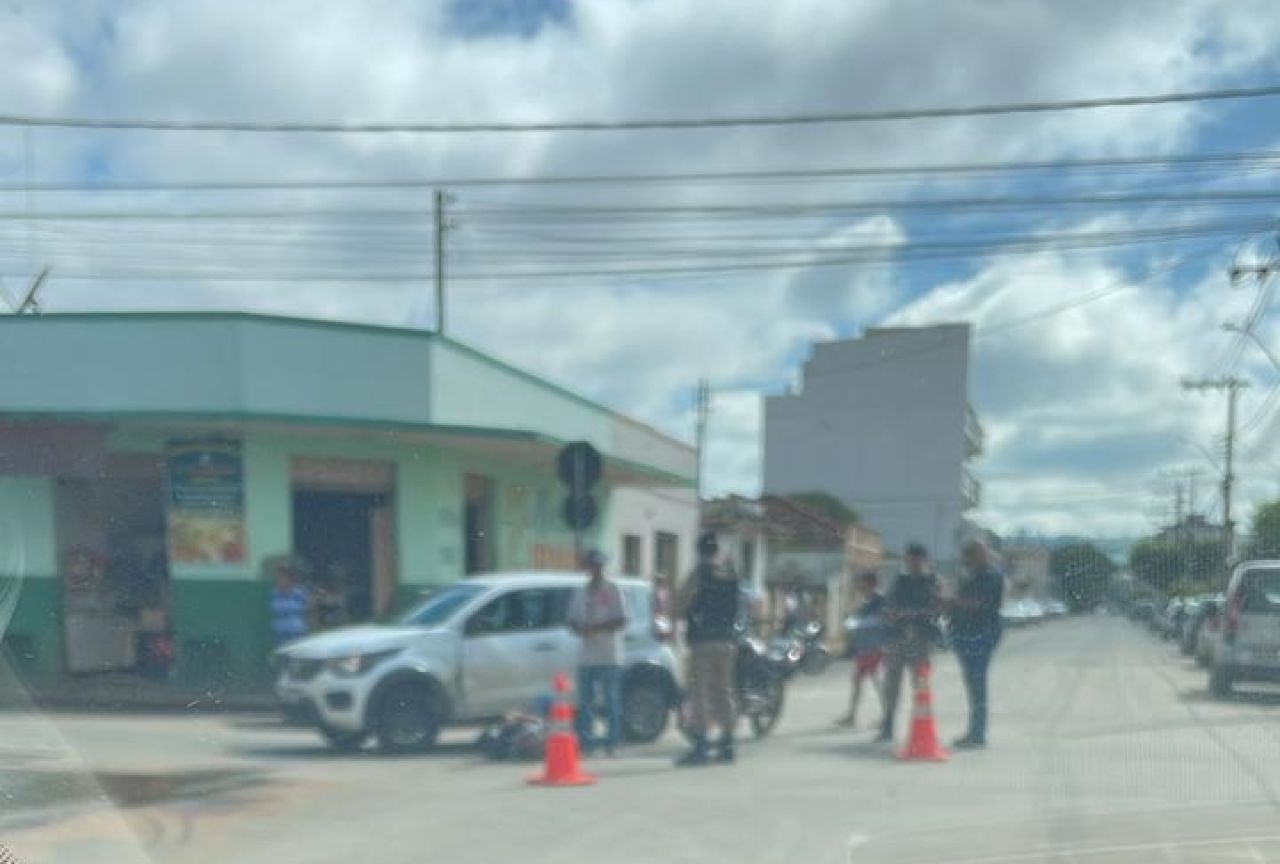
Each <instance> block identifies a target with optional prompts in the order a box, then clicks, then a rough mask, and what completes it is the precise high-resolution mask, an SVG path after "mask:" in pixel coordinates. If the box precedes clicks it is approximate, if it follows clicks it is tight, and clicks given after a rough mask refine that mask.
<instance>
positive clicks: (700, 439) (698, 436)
mask: <svg viewBox="0 0 1280 864" xmlns="http://www.w3.org/2000/svg"><path fill="white" fill-rule="evenodd" d="M696 401H697V418H698V419H697V426H696V428H695V431H694V449H695V451H696V455H695V458H696V459H697V461H698V464H697V467H696V469H695V474H694V476H695V480H694V495H695V496H696V497H697V502H698V514H699V515H698V521H699V524H701V521H702V515H701V514H702V494H703V489H702V477H703V469H702V463H703V460H704V459H705V458H706V450H707V418H708V416H709V415H710V413H711V385H710V384H709V383H707V379H706V378H703V379H701V380H700V381H698V395H697V397H696Z"/></svg>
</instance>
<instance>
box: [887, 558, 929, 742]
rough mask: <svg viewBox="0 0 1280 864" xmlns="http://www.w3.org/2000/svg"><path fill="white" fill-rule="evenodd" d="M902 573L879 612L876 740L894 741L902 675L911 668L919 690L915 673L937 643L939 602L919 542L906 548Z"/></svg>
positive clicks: (916, 688)
mask: <svg viewBox="0 0 1280 864" xmlns="http://www.w3.org/2000/svg"><path fill="white" fill-rule="evenodd" d="M905 557H906V565H907V570H906V572H905V573H900V574H898V577H897V579H895V580H894V583H893V587H892V588H890V589H889V594H888V596H887V597H885V603H884V607H883V611H882V615H883V617H884V623H885V627H886V628H887V629H888V642H887V645H886V647H885V678H884V717H883V719H882V720H881V722H880V735H879V736H878V737H877V738H876V740H877V741H882V742H883V741H892V740H893V720H894V715H895V714H896V713H897V709H898V696H899V694H900V693H901V692H902V673H903V672H904V671H905V670H906V669H907V668H908V667H910V669H911V686H912V689H913V690H918V689H919V688H920V685H921V684H922V683H923V682H921V680H920V678H919V676H918V675H917V670H918V669H919V668H920V666H921V665H922V664H925V663H928V662H929V655H930V653H931V651H932V649H933V646H934V644H935V643H936V642H937V641H938V635H939V633H938V616H939V615H940V614H941V613H942V599H941V594H940V592H939V590H938V577H937V576H935V575H934V574H933V573H932V572H931V571H930V570H929V553H928V550H926V549H925V548H924V546H922V545H920V544H919V543H912V544H910V545H909V546H907V548H906V555H905Z"/></svg>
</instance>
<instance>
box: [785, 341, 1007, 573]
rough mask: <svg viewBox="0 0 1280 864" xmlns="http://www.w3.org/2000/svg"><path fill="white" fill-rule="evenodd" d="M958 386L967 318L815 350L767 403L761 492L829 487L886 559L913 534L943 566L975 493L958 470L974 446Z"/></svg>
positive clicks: (977, 448) (962, 379)
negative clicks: (787, 388)
mask: <svg viewBox="0 0 1280 864" xmlns="http://www.w3.org/2000/svg"><path fill="white" fill-rule="evenodd" d="M968 385H969V325H967V324H943V325H939V326H934V327H892V328H874V329H870V330H867V331H866V333H865V334H864V335H863V336H862V338H860V339H847V340H841V341H837V342H823V343H819V344H817V345H815V346H814V349H813V355H812V356H811V357H810V358H809V360H808V361H807V362H806V363H805V364H804V368H803V370H802V379H801V383H800V386H799V388H798V389H797V390H796V392H793V393H790V394H787V395H783V396H770V397H768V398H767V399H766V400H765V419H764V488H765V491H766V492H769V493H775V494H789V493H794V492H806V491H811V490H821V491H823V492H828V493H830V494H832V495H835V496H837V497H839V498H840V499H841V500H843V501H844V502H845V503H846V504H848V505H849V506H851V507H853V508H854V509H856V510H857V511H858V514H859V516H860V518H861V521H862V522H863V524H865V525H867V526H868V527H870V528H873V529H875V530H876V531H878V532H880V535H881V536H882V537H883V539H884V548H885V549H886V551H888V552H890V553H891V554H896V553H900V552H901V549H902V547H903V546H904V545H905V544H906V543H909V542H913V541H918V542H921V543H924V544H925V545H927V546H929V547H930V549H931V550H933V554H934V556H935V557H936V558H937V559H938V560H940V561H944V562H946V561H953V560H954V559H955V558H956V557H957V554H958V550H959V545H960V543H962V542H963V540H964V538H965V536H966V535H967V533H968V532H969V531H971V530H973V528H974V526H972V524H971V523H969V522H968V521H967V520H966V518H965V514H966V513H968V512H969V511H970V510H972V509H973V508H975V507H977V506H978V504H979V499H980V495H981V486H980V484H979V483H978V481H977V479H975V478H974V477H973V475H972V474H970V473H969V470H968V464H969V462H970V460H972V459H974V458H975V457H977V456H978V455H980V454H981V452H982V446H983V431H982V426H981V424H980V423H979V422H978V418H977V415H976V414H975V413H974V411H973V409H972V407H971V406H970V404H969V386H968Z"/></svg>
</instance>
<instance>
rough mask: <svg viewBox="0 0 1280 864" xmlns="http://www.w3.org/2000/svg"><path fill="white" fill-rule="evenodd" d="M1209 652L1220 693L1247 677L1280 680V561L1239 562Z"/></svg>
mask: <svg viewBox="0 0 1280 864" xmlns="http://www.w3.org/2000/svg"><path fill="white" fill-rule="evenodd" d="M1209 655H1210V656H1209V690H1210V692H1212V693H1213V694H1214V695H1215V696H1227V695H1230V693H1231V689H1232V687H1234V686H1235V685H1236V684H1237V683H1240V682H1243V681H1271V682H1280V561H1245V562H1242V563H1240V564H1238V565H1236V567H1235V569H1234V570H1233V571H1232V573H1231V581H1230V582H1229V583H1228V585H1227V593H1226V605H1225V607H1224V610H1223V612H1222V623H1221V627H1220V634H1219V635H1218V636H1217V637H1215V638H1213V639H1211V640H1210V644H1209Z"/></svg>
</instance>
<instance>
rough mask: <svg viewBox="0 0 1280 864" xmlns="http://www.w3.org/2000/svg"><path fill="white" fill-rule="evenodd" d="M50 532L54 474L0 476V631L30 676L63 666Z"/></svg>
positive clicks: (53, 540)
mask: <svg viewBox="0 0 1280 864" xmlns="http://www.w3.org/2000/svg"><path fill="white" fill-rule="evenodd" d="M54 531H55V528H54V518H53V480H52V478H49V477H0V635H4V636H7V637H8V638H7V640H6V641H7V642H8V644H9V645H10V646H11V647H12V648H13V658H14V661H15V662H16V663H17V666H18V671H19V672H20V673H21V674H22V675H23V677H24V678H26V679H28V680H41V679H47V678H49V677H52V676H54V675H56V674H57V672H58V670H59V669H60V668H61V667H62V626H61V620H62V617H61V603H60V602H59V598H60V592H59V590H58V581H57V579H56V576H57V573H58V548H57V538H56V536H55V533H54Z"/></svg>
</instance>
